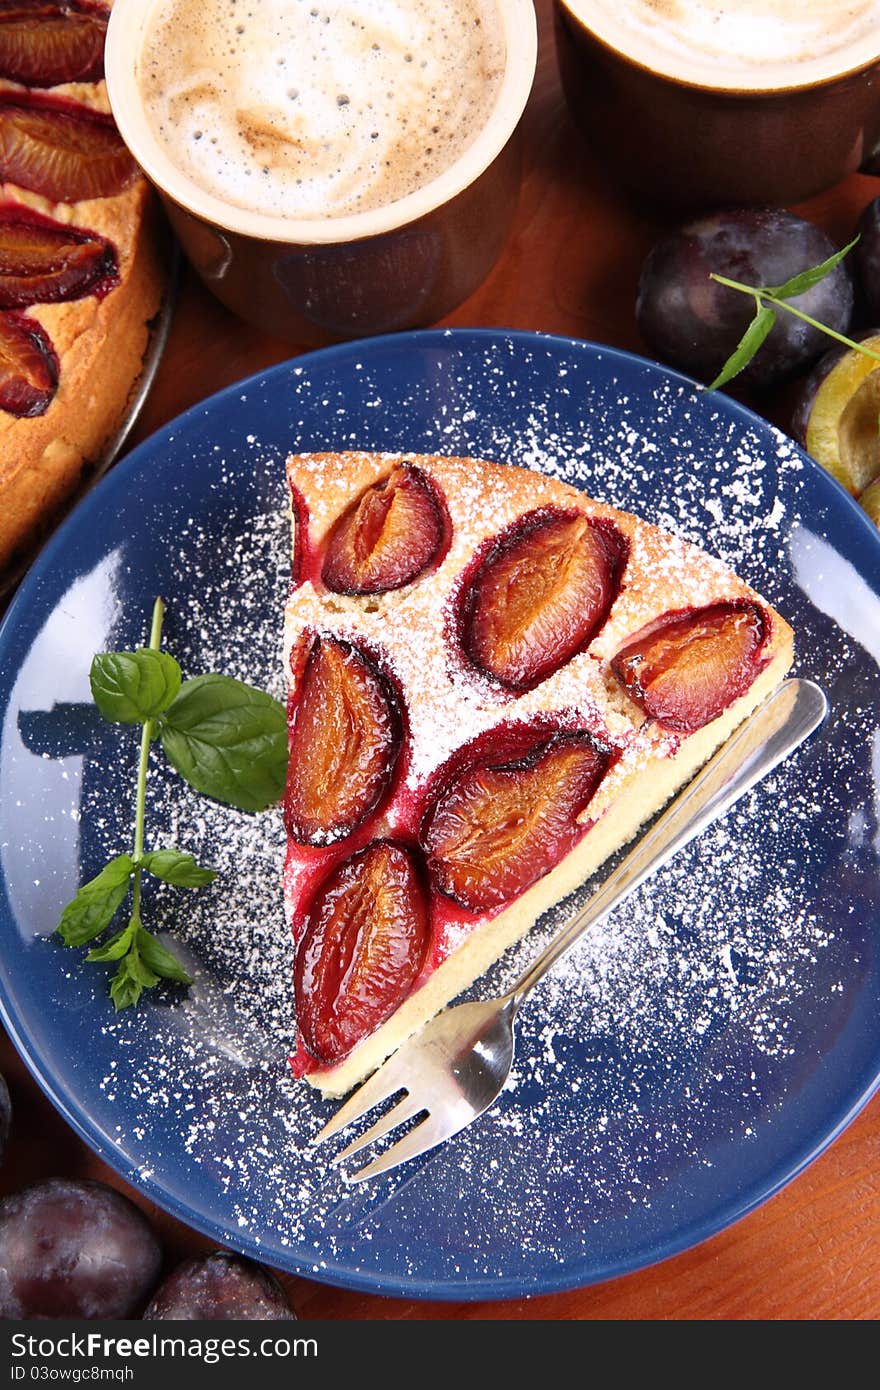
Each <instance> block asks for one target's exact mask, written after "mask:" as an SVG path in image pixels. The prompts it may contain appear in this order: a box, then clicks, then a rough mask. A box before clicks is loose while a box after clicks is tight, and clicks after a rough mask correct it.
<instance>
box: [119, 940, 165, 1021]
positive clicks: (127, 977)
mask: <svg viewBox="0 0 880 1390" xmlns="http://www.w3.org/2000/svg"><path fill="white" fill-rule="evenodd" d="M141 931H143V928H142V927H141V928H140V929H139V930H138V933H137V936H138V938H139V937H140V932H141ZM158 983H159V976H158V975H157V974H155V972H154V971H152V970H151V969H150V968H149V966H148V965H146V964H145V962H144V961H142V960H141V957H140V955H139V953H138V947H137V939H136V940H135V942H134V943H133V944H132V947H131V950H130V951H129V953H128V955H127V956H123V958H122V960H121V961H120V963H119V969H118V970H117V972H116V974H115V975H114V976H113V979H112V980H111V981H110V998H111V999H112V1000H113V1003H114V1004H115V1005H116V1011H117V1013H118V1012H119V1010H120V1009H128V1008H130V1007H131V1006H132V1005H133V1004H136V1003H137V1002H138V1000H139V999H140V997H141V995H142V993H143V991H144V990H145V989H152V987H153V985H157V984H158Z"/></svg>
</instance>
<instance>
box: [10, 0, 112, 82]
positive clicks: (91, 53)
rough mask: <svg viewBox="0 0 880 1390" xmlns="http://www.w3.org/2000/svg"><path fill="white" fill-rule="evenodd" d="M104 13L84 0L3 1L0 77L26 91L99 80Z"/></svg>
mask: <svg viewBox="0 0 880 1390" xmlns="http://www.w3.org/2000/svg"><path fill="white" fill-rule="evenodd" d="M108 16H109V11H108V10H107V9H106V8H105V6H103V5H100V4H97V3H90V2H89V0H61V3H52V0H6V3H4V4H3V5H0V77H6V78H8V79H9V80H10V81H11V82H21V83H22V84H23V85H24V86H26V87H57V86H58V85H59V84H60V83H62V82H95V81H97V79H98V78H100V77H103V76H104V39H105V37H106V34H107V19H108Z"/></svg>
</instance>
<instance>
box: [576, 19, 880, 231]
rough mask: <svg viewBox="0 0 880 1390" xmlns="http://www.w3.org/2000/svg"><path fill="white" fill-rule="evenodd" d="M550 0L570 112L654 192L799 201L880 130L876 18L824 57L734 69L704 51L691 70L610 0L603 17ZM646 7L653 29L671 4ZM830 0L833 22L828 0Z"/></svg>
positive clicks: (853, 164)
mask: <svg viewBox="0 0 880 1390" xmlns="http://www.w3.org/2000/svg"><path fill="white" fill-rule="evenodd" d="M643 3H644V5H645V7H646V8H647V0H643ZM809 4H810V0H803V6H804V7H806V8H807V9H809ZM554 5H555V21H556V47H557V55H558V60H559V68H560V74H561V77H562V83H563V87H564V90H565V94H566V98H567V100H568V103H569V106H570V108H571V111H572V113H573V115H574V116H575V119H576V120H577V122H578V124H579V125H580V127H581V129H582V130H583V132H584V134H585V135H586V137H587V138H588V139H589V140H590V141H591V143H592V144H593V145H594V147H595V148H596V150H597V152H598V153H600V154H601V155H602V156H603V157H604V158H605V159H607V161H608V162H609V164H610V167H611V168H612V170H613V171H614V173H615V174H616V175H617V176H618V177H619V178H620V179H621V180H622V181H623V182H624V183H625V184H627V185H629V186H630V187H631V188H633V189H636V190H638V191H639V192H642V193H645V194H646V195H648V196H650V197H652V198H654V199H658V200H661V201H663V202H666V203H672V204H680V205H683V206H688V205H690V206H699V205H702V206H709V205H719V204H776V205H788V204H791V203H796V202H800V201H801V200H802V199H805V198H809V197H811V196H812V195H813V194H815V193H819V192H821V191H822V190H823V189H825V188H830V187H831V186H832V185H833V184H835V183H837V182H838V181H839V180H840V179H841V178H843V177H844V176H845V175H846V174H849V173H852V172H853V171H854V170H856V169H858V168H859V167H860V165H861V164H862V162H863V160H864V159H865V158H866V157H867V156H868V155H869V153H870V151H871V150H872V148H873V147H874V146H875V145H876V143H877V140H878V137H880V29H875V30H873V31H869V30H868V28H867V25H866V27H865V33H864V35H863V38H862V39H860V40H859V41H857V42H854V43H852V44H846V45H843V46H842V47H841V48H840V50H839V52H837V53H835V52H830V53H828V54H825V55H823V57H822V59H821V60H818V59H817V60H815V61H805V60H801V61H798V62H794V61H792V62H790V63H786V62H785V61H782V60H779V59H777V61H775V62H773V63H772V64H769V63H764V64H757V65H756V68H755V71H754V73H753V74H751V75H746V76H742V75H740V74H738V75H737V76H736V77H735V78H734V79H733V80H731V76H730V73H729V72H725V71H724V70H723V68H722V67H721V66H718V67H717V69H716V70H715V71H714V72H713V70H712V65H711V64H710V63H708V64H707V63H703V62H697V63H694V64H693V66H692V67H690V70H689V66H690V65H689V59H688V56H687V55H683V56H680V57H679V58H677V59H676V61H675V62H672V61H670V60H669V59H668V57H667V56H666V51H665V50H664V48H663V47H662V46H661V45H660V44H658V45H656V46H649V45H647V44H646V43H645V41H644V39H643V38H640V39H639V40H638V41H636V42H631V41H630V37H631V36H628V35H627V34H626V33H625V32H624V27H623V26H621V25H620V24H618V23H617V21H616V20H615V19H614V17H613V9H612V10H609V7H608V0H605V3H604V10H605V15H606V19H603V17H602V13H601V11H602V9H603V6H602V5H599V6H597V5H596V4H594V3H593V0H554ZM651 8H652V9H653V12H654V16H655V22H656V25H657V28H658V30H659V29H660V28H661V27H662V25H663V24H664V11H665V10H668V11H669V13H674V10H675V6H672V7H669V6H665V5H663V4H654V5H653V6H652V7H651ZM721 8H722V9H723V8H724V7H723V6H722V7H721ZM727 8H728V9H730V10H734V9H735V7H734V6H728V7H727ZM826 9H827V12H828V14H829V16H830V19H829V22H830V23H834V22H835V19H834V12H833V10H832V8H831V6H830V0H826ZM625 12H626V7H618V10H617V13H618V14H620V15H623V14H624V13H625ZM866 12H867V5H866ZM609 13H610V14H611V15H612V18H611V20H610V21H609V20H608V19H607V16H608V14H609ZM838 13H839V12H838ZM840 22H841V23H842V20H840Z"/></svg>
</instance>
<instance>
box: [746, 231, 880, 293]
mask: <svg viewBox="0 0 880 1390" xmlns="http://www.w3.org/2000/svg"><path fill="white" fill-rule="evenodd" d="M857 241H858V237H853V239H852V241H851V242H850V243H849V245H848V246H844V248H843V250H842V251H835V253H834V255H833V256H829V257H828V259H827V261H822V262H821V263H820V264H819V265H814V266H810V268H809V270H802V271H801V273H800V275H793V276H792V278H791V279H790V280H786V282H785V284H784V285H775V286H773V287H770V286H768V287H767V288H766V289H765V291H764V293H765V294H769V295H772V297H773V298H774V299H796V298H797V296H798V295H799V294H806V292H807V290H811V289H812V288H813V286H814V285H818V284H819V282H820V281H821V280H824V279H825V276H826V275H830V274H831V272H832V270H833V269H834V267H835V266H838V265H840V262H841V261H842V260H843V258H844V256H846V255H848V254H849V252H850V251H851V250H852V249H853V247H854V246H855V244H856V242H857Z"/></svg>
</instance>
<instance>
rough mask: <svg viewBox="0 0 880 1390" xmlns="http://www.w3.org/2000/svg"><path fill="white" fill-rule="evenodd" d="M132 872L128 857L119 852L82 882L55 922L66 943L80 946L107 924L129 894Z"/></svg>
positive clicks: (66, 944)
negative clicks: (85, 881) (99, 870)
mask: <svg viewBox="0 0 880 1390" xmlns="http://www.w3.org/2000/svg"><path fill="white" fill-rule="evenodd" d="M133 873H134V862H133V860H132V859H131V856H130V855H128V854H118V855H117V856H116V858H115V859H111V860H110V863H109V864H106V865H105V866H104V868H103V869H102V870H101V872H100V873H99V874H97V875H96V876H95V878H93V879H90V880H89V882H88V883H84V884H83V886H82V887H81V888H80V890H79V892H78V893H77V895H76V897H75V898H73V899H72V901H71V902H69V903H68V904H67V906H66V907H65V909H64V911H63V912H62V913H61V920H60V921H59V923H58V927H57V930H58V934H59V935H60V936H61V938H62V940H63V941H64V944H65V946H82V945H83V944H84V943H85V942H86V941H91V940H92V938H93V937H95V936H98V935H100V933H101V932H102V931H104V929H105V927H109V925H110V923H111V921H112V920H113V918H114V916H115V915H116V912H117V911H118V909H119V907H120V906H121V905H122V902H123V901H124V899H125V896H126V894H127V893H128V885H129V880H130V878H131V875H132V874H133Z"/></svg>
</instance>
